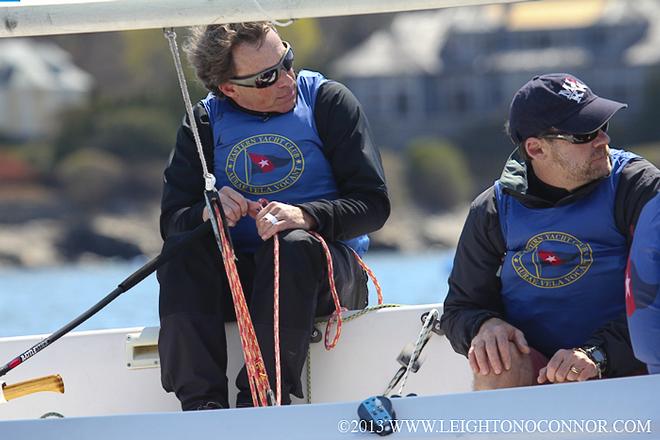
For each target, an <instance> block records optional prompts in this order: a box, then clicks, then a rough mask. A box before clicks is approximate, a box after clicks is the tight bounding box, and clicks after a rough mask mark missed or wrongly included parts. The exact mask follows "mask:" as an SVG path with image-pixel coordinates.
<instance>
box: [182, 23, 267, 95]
mask: <svg viewBox="0 0 660 440" xmlns="http://www.w3.org/2000/svg"><path fill="white" fill-rule="evenodd" d="M271 30H272V31H275V32H277V31H276V30H275V28H274V27H273V26H272V25H271V24H270V23H268V22H265V21H260V22H249V23H231V24H214V25H209V26H195V27H193V28H192V33H191V35H190V37H188V40H187V41H186V44H185V45H184V47H183V49H184V51H185V52H186V54H187V56H188V61H189V62H190V64H192V66H193V67H194V68H195V74H196V75H197V78H199V80H200V81H201V82H202V84H203V85H204V87H206V88H207V89H208V90H209V91H211V92H212V93H214V94H216V95H222V93H221V92H220V90H219V89H218V86H219V85H220V84H223V83H226V82H227V81H228V80H229V79H230V78H232V77H234V76H236V71H235V69H236V66H235V65H234V57H233V55H232V51H233V49H234V48H235V47H236V46H238V45H239V44H242V43H247V44H258V45H261V44H262V43H263V41H264V39H265V38H266V34H267V33H268V32H269V31H271Z"/></svg>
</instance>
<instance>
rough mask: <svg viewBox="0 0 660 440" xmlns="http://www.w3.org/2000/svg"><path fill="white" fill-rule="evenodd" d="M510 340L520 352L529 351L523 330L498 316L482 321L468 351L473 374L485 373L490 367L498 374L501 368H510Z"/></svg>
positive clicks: (488, 371)
mask: <svg viewBox="0 0 660 440" xmlns="http://www.w3.org/2000/svg"><path fill="white" fill-rule="evenodd" d="M510 342H511V343H513V344H514V345H515V346H516V347H517V348H518V350H519V351H520V352H521V353H529V352H530V350H529V345H528V344H527V340H525V335H523V332H521V331H520V330H518V329H517V328H515V327H514V326H512V325H511V324H509V323H507V322H505V321H503V320H501V319H499V318H490V319H488V320H486V321H484V323H483V324H481V327H480V328H479V332H478V333H477V335H476V336H475V337H474V338H473V339H472V344H470V350H469V351H468V361H469V362H470V367H471V368H472V371H473V372H474V374H482V375H487V374H489V373H490V371H491V369H492V370H493V372H494V373H495V374H500V373H501V372H502V371H503V369H504V370H509V369H511V352H510V346H511V344H510Z"/></svg>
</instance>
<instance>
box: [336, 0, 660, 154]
mask: <svg viewBox="0 0 660 440" xmlns="http://www.w3.org/2000/svg"><path fill="white" fill-rule="evenodd" d="M659 63H660V2H659V1H657V0H578V1H575V0H573V1H560V0H555V1H541V2H538V3H537V2H532V3H521V4H513V5H489V6H482V7H471V8H467V7H465V8H450V9H444V10H438V11H424V12H413V13H406V14H400V15H397V16H396V17H395V18H394V20H393V22H392V25H391V27H390V28H388V29H385V30H381V31H379V32H376V33H374V34H373V35H372V36H371V37H370V38H369V39H368V40H367V41H365V42H364V43H363V44H362V45H361V46H359V47H357V48H355V49H354V50H353V51H351V52H348V53H347V54H346V55H345V56H343V57H342V58H340V59H338V60H337V62H336V63H335V64H334V72H333V73H334V76H335V77H337V78H338V79H341V80H342V81H343V82H344V83H345V84H346V85H347V86H348V87H350V88H351V89H352V90H353V91H354V93H355V94H356V95H357V97H358V98H359V99H360V101H361V102H362V103H363V105H364V107H365V111H366V112H367V114H368V116H369V119H370V120H371V122H372V125H373V128H374V132H375V134H376V137H377V139H378V140H379V141H380V143H381V144H382V145H384V146H389V147H394V148H401V147H403V146H405V145H406V143H407V142H408V141H409V140H410V139H412V138H415V137H419V136H427V137H444V138H450V139H454V140H461V139H463V140H465V139H466V138H467V139H469V138H470V137H472V142H480V143H481V144H482V145H483V146H487V144H488V143H489V142H490V141H491V139H482V138H476V139H475V138H474V136H478V135H479V134H480V132H479V131H478V128H479V127H483V126H489V127H491V131H490V132H488V133H489V134H490V133H494V132H495V130H496V129H497V131H498V132H499V133H500V134H501V132H502V127H503V123H504V121H505V119H506V115H507V110H508V105H509V102H510V99H511V97H512V95H513V93H514V92H515V91H516V90H517V89H518V88H519V87H520V86H521V85H522V84H524V83H525V82H526V81H527V80H528V79H530V78H531V77H532V76H534V75H536V74H540V73H545V72H552V71H554V72H562V71H563V72H570V73H573V74H575V75H577V76H578V77H579V78H581V79H583V80H584V81H585V82H587V84H588V85H589V86H590V87H591V88H592V89H593V90H595V91H596V93H598V94H600V95H603V96H606V97H610V98H613V99H617V100H621V101H624V102H627V103H628V104H630V107H629V109H628V110H626V111H625V112H621V114H620V116H617V124H625V122H626V121H634V120H635V118H636V117H638V116H639V112H642V111H644V109H645V107H646V106H650V105H655V104H657V103H654V102H649V101H650V100H652V99H654V98H653V97H652V96H651V95H649V94H648V93H647V91H648V87H649V83H650V80H651V78H652V74H653V73H654V72H653V70H654V67H656V66H657V65H658V64H659ZM495 137H497V136H495ZM499 137H500V138H502V139H504V136H503V135H500V136H499ZM491 138H492V136H491ZM459 143H460V141H459ZM463 143H464V142H463Z"/></svg>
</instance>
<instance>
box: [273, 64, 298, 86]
mask: <svg viewBox="0 0 660 440" xmlns="http://www.w3.org/2000/svg"><path fill="white" fill-rule="evenodd" d="M294 82H296V79H295V74H294V73H293V69H289V70H287V69H285V68H284V67H281V68H280V76H279V78H277V86H278V87H283V86H286V87H288V86H290V85H291V84H292V83H294Z"/></svg>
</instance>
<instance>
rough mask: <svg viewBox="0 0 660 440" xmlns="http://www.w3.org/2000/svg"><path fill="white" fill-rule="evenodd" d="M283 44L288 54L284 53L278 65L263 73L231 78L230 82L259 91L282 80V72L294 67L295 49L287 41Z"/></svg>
mask: <svg viewBox="0 0 660 440" xmlns="http://www.w3.org/2000/svg"><path fill="white" fill-rule="evenodd" d="M282 44H283V45H284V47H285V48H286V52H284V55H282V58H281V59H280V61H279V62H278V63H277V64H275V65H274V66H271V67H269V68H267V69H264V70H262V71H261V72H258V73H255V74H254V75H247V76H237V77H235V78H231V79H230V80H229V82H230V83H232V84H236V85H237V86H242V87H253V88H257V89H263V88H266V87H270V86H272V85H273V84H275V83H276V82H277V80H278V79H279V78H280V70H285V71H287V72H288V71H289V70H291V68H292V67H293V48H292V47H291V45H290V44H289V43H287V42H286V41H282Z"/></svg>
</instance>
